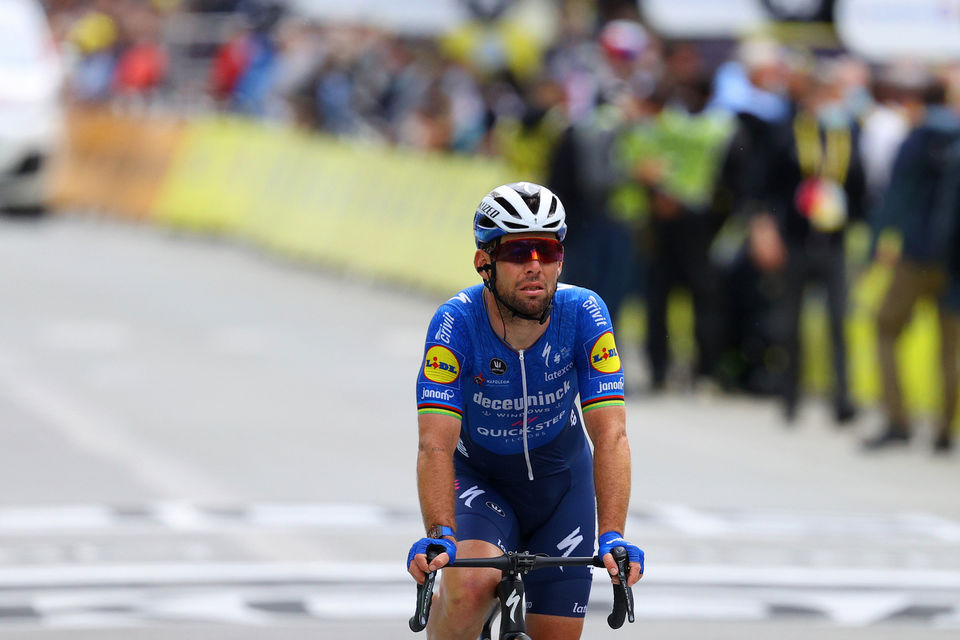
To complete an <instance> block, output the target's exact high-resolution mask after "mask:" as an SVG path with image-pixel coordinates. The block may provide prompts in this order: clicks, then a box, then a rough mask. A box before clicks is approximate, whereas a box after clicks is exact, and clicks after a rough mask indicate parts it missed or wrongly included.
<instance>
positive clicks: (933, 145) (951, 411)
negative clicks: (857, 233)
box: [864, 81, 960, 451]
mask: <svg viewBox="0 0 960 640" xmlns="http://www.w3.org/2000/svg"><path fill="white" fill-rule="evenodd" d="M945 100H946V88H945V86H944V85H943V83H942V82H940V81H936V82H932V83H931V85H930V87H929V89H928V91H927V95H926V99H925V103H926V108H925V113H924V116H923V119H922V121H921V123H920V125H919V126H918V127H917V128H916V129H914V130H913V131H912V132H911V133H910V135H909V136H908V137H907V139H906V140H905V141H904V143H903V146H902V147H901V149H900V152H899V154H898V155H897V159H896V162H895V164H894V169H893V175H892V178H891V181H890V185H889V187H888V188H887V192H886V194H885V195H884V198H883V203H882V206H881V208H880V210H879V211H878V214H877V216H876V219H875V221H874V227H875V231H876V232H877V233H879V232H880V231H882V230H884V229H886V228H888V227H892V228H894V229H896V230H897V231H898V232H899V234H900V236H901V238H902V248H901V250H900V255H899V259H898V260H896V264H895V265H894V267H893V279H892V281H891V282H890V285H889V289H888V290H887V294H886V297H885V298H884V300H883V304H882V306H881V308H880V312H879V315H878V317H877V347H878V355H879V361H880V369H881V373H882V377H883V400H884V405H885V409H886V413H887V422H886V424H885V425H884V428H883V430H882V431H881V432H880V433H879V434H877V435H876V436H875V437H873V438H870V439H868V440H866V441H865V442H864V446H865V448H867V449H868V450H870V449H879V448H883V447H887V446H890V445H897V444H903V443H906V442H907V441H908V440H909V439H910V436H911V428H910V424H909V420H908V415H907V412H906V409H905V408H904V406H903V398H902V392H901V390H900V381H899V372H898V367H897V360H896V343H897V338H898V337H899V335H900V333H901V331H902V330H903V328H904V327H905V326H906V324H907V322H908V321H909V320H910V317H911V314H912V312H913V307H914V305H915V304H916V302H917V300H918V299H919V298H920V297H930V298H934V299H935V300H937V303H938V311H939V319H940V360H941V362H940V374H941V383H942V385H943V386H942V393H943V398H942V405H941V416H940V418H939V420H938V423H937V433H938V435H937V438H936V441H935V444H934V447H935V450H938V451H946V450H949V449H950V447H951V445H952V439H951V437H950V436H951V431H950V429H951V427H952V424H953V419H954V416H955V415H956V409H957V386H958V383H960V380H958V377H960V376H958V371H957V369H958V363H957V349H958V339H960V336H958V327H957V323H956V318H955V317H954V314H952V313H951V312H950V311H949V309H948V308H947V307H946V306H945V304H946V300H945V297H944V296H945V294H946V293H947V286H948V282H947V277H948V274H947V261H948V257H947V256H945V255H943V253H942V252H943V250H945V249H950V247H944V245H943V244H942V239H941V238H939V237H938V236H937V235H936V234H937V233H939V232H940V229H941V225H940V224H939V223H938V222H937V217H936V215H937V205H938V204H939V203H940V201H941V200H942V196H941V195H940V194H941V192H942V189H945V188H948V187H945V186H944V185H949V184H950V183H949V182H948V181H947V179H948V178H952V177H953V175H952V174H951V173H950V171H949V170H950V169H953V168H955V167H956V166H960V165H953V164H951V163H952V162H953V161H954V150H955V148H956V145H957V144H958V141H960V117H958V114H957V112H956V111H955V110H953V109H950V108H948V107H947V106H946V105H945ZM948 213H953V214H955V211H953V212H948ZM881 249H882V245H881ZM952 250H953V251H954V252H955V251H956V245H953V247H952ZM878 257H879V258H880V259H886V260H888V261H889V260H891V259H892V258H891V254H890V253H889V252H887V253H884V252H883V250H881V252H880V253H879V254H878Z"/></svg>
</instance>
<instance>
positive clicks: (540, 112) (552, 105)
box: [493, 76, 568, 184]
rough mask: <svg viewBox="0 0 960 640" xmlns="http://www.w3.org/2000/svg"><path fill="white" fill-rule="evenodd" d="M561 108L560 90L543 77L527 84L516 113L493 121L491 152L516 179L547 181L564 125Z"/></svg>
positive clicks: (561, 91)
mask: <svg viewBox="0 0 960 640" xmlns="http://www.w3.org/2000/svg"><path fill="white" fill-rule="evenodd" d="M563 108H564V103H563V88H562V87H561V86H560V85H559V84H558V83H557V82H555V81H554V80H553V79H551V78H548V77H545V76H544V77H541V78H539V79H538V80H537V81H536V82H534V83H533V84H532V85H531V87H530V89H529V91H528V93H527V99H526V100H525V101H524V109H523V111H522V112H521V113H520V114H518V115H514V114H511V113H506V114H504V115H503V116H502V117H500V118H498V119H497V122H496V125H495V128H494V131H493V134H494V141H493V144H494V149H495V150H496V152H497V153H498V155H500V156H501V157H502V158H503V159H504V160H506V161H507V163H508V164H509V165H510V168H511V172H512V174H513V175H514V176H516V178H517V179H518V180H528V181H530V182H536V183H537V184H544V183H546V182H547V178H548V176H547V172H548V166H547V165H548V163H549V160H550V155H551V154H552V153H553V150H554V149H555V148H556V145H557V141H558V140H559V138H560V136H561V135H562V134H563V131H564V129H566V128H567V125H568V122H567V119H566V117H565V115H564V113H563Z"/></svg>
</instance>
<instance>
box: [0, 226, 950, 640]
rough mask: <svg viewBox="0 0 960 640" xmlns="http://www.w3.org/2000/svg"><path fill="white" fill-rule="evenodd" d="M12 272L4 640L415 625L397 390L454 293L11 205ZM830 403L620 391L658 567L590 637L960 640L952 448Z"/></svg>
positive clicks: (2, 268) (640, 508)
mask: <svg viewBox="0 0 960 640" xmlns="http://www.w3.org/2000/svg"><path fill="white" fill-rule="evenodd" d="M469 258H470V257H469V256H465V259H469ZM0 273H2V274H3V277H0V300H2V301H3V312H2V313H0V636H9V637H17V638H21V637H22V638H43V639H44V640H47V639H51V640H52V639H54V638H57V639H59V638H65V639H71V640H80V639H87V638H91V639H92V638H97V639H101V638H103V639H108V640H109V639H113V638H143V639H150V640H153V639H157V640H159V639H165V638H171V639H172V638H178V639H179V638H198V639H204V640H215V639H220V638H224V639H226V638H231V639H232V638H238V639H243V638H253V637H256V638H266V639H268V640H273V639H280V638H307V637H310V638H317V637H320V638H326V637H336V636H338V635H347V634H349V635H350V636H352V637H355V638H360V639H364V638H406V637H409V638H413V637H415V636H414V635H413V634H411V633H410V632H409V631H408V630H407V629H406V623H405V620H406V618H407V617H408V616H409V614H410V613H411V612H412V607H413V586H412V583H411V582H410V581H409V579H408V578H407V577H406V576H405V574H404V572H403V567H402V558H403V557H404V556H405V553H406V549H407V547H408V546H409V544H410V542H411V541H412V540H413V539H414V538H416V537H419V535H420V525H419V521H418V516H417V500H416V494H415V482H414V480H415V478H414V459H415V453H416V435H415V434H416V421H415V415H414V410H413V402H414V394H413V384H414V378H415V375H416V371H417V367H418V363H419V358H420V354H421V349H422V343H423V336H424V331H425V328H426V324H427V322H428V320H429V318H430V316H431V315H432V312H433V310H434V308H435V307H436V305H437V304H438V303H439V302H440V301H441V300H439V299H436V298H431V297H429V296H425V295H422V294H417V293H415V292H411V291H406V290H397V289H395V288H393V287H388V286H378V285H375V284H373V283H368V282H364V281H362V280H359V279H356V278H351V277H346V276H344V275H342V274H336V273H332V272H330V271H321V270H317V269H314V268H308V267H305V266H303V265H298V264H295V263H292V262H289V261H284V260H280V259H276V258H272V257H269V256H267V255H264V254H263V253H262V252H260V251H258V250H256V249H255V248H252V247H244V246H240V245H239V244H237V243H228V242H224V241H220V240H216V239H211V238H197V237H192V236H183V235H179V234H172V233H169V232H165V231H162V230H158V229H155V228H150V227H148V226H139V225H129V224H125V223H116V222H111V221H109V220H103V219H92V218H83V217H79V216H62V217H53V218H49V219H45V220H41V221H36V222H35V221H23V220H18V221H10V220H2V221H0ZM464 284H469V283H464ZM451 293H452V292H451ZM621 351H624V352H625V353H628V354H629V353H630V352H631V350H630V348H629V345H621ZM627 364H628V369H627V373H628V376H630V375H634V376H637V377H639V376H641V375H642V371H641V370H640V364H639V358H638V356H636V354H635V352H634V355H633V356H632V357H630V358H628V360H627ZM827 417H828V413H827V411H826V408H825V407H821V406H820V405H819V404H818V403H817V402H816V401H811V402H809V403H808V404H807V405H806V406H804V407H803V412H802V414H801V421H800V423H799V424H798V425H796V426H795V427H793V428H790V429H787V428H785V427H784V426H783V425H782V424H781V423H780V422H779V418H778V413H777V410H776V407H775V406H773V405H770V404H768V403H764V402H758V401H756V400H751V399H745V398H730V397H718V396H715V395H712V394H710V393H703V392H701V393H679V392H674V393H669V394H666V395H663V396H657V397H654V396H648V395H635V396H631V397H630V398H629V400H628V428H629V436H630V440H631V446H632V450H633V454H634V469H633V487H634V489H633V500H632V505H631V517H630V521H629V523H628V536H629V537H630V538H631V539H632V540H635V541H637V542H638V543H639V544H640V545H641V546H643V547H644V548H645V550H646V552H647V558H648V562H647V575H646V577H645V578H644V580H643V582H642V583H641V586H639V587H638V588H637V590H636V597H637V616H638V621H637V623H636V624H635V625H634V626H633V627H632V628H627V629H624V630H621V631H619V632H613V631H610V630H608V629H605V624H604V621H603V618H604V616H605V610H606V609H607V608H608V607H609V602H610V595H609V593H608V591H609V587H607V586H606V585H605V584H603V583H602V582H598V583H597V585H596V587H595V590H594V594H595V596H594V601H593V603H592V608H591V611H590V613H589V614H588V618H587V620H588V621H587V628H588V633H587V634H586V637H590V638H598V637H610V638H613V637H633V636H636V635H639V634H641V633H642V634H644V635H646V636H648V637H657V638H701V637H709V638H734V637H736V638H759V637H777V638H800V637H809V636H810V634H811V633H815V634H816V635H817V637H824V638H837V639H848V638H849V639H853V638H871V639H873V638H924V637H948V636H950V635H956V634H957V633H958V632H960V500H958V498H957V490H956V487H958V486H960V462H958V459H957V458H956V457H947V458H943V457H940V458H935V457H933V456H932V455H931V454H930V453H929V439H930V434H929V433H927V432H925V431H923V432H921V433H920V434H919V435H920V437H918V438H917V441H916V442H915V443H914V444H912V445H911V446H910V447H907V448H905V449H904V450H901V451H895V452H889V453H885V454H883V455H879V456H865V455H863V454H861V453H860V451H859V450H858V448H857V446H856V444H857V441H858V439H859V438H860V437H862V436H863V435H864V434H865V433H867V432H869V431H870V430H871V429H873V428H875V427H876V426H877V424H879V418H878V416H876V415H873V414H871V413H870V412H867V413H866V414H865V415H864V416H863V418H862V419H861V420H860V422H859V423H858V424H857V425H855V426H854V427H853V428H851V429H848V430H843V431H839V430H837V429H835V428H834V427H833V426H832V424H830V422H829V420H828V419H827ZM651 634H652V635H651Z"/></svg>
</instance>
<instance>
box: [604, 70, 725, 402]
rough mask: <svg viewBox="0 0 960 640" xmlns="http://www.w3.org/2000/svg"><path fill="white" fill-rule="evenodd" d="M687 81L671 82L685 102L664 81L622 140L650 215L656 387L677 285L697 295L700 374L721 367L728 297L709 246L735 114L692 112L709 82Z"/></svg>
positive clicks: (650, 321) (662, 373) (661, 380)
mask: <svg viewBox="0 0 960 640" xmlns="http://www.w3.org/2000/svg"><path fill="white" fill-rule="evenodd" d="M686 85H687V86H680V85H674V91H677V89H682V91H680V92H679V93H680V95H681V96H682V97H683V98H684V102H686V103H687V104H685V105H684V104H678V103H676V102H675V101H674V100H673V98H674V96H673V95H671V94H670V93H667V89H666V87H664V88H663V89H661V90H660V91H657V92H655V93H654V95H653V96H651V97H650V98H648V100H647V101H646V102H647V108H646V109H645V116H646V117H645V118H644V119H643V120H641V121H639V122H638V123H636V124H635V125H633V126H632V127H631V128H630V129H629V130H628V131H627V132H625V134H624V136H623V138H622V143H621V152H622V153H623V154H624V156H625V162H626V163H627V165H628V166H629V167H630V168H631V170H632V173H633V177H634V179H635V180H636V182H637V184H638V185H639V186H640V187H641V188H642V191H643V192H642V194H641V195H640V202H641V203H642V204H643V206H644V208H645V209H646V213H647V216H646V217H647V221H648V223H647V233H646V236H647V241H648V242H647V245H646V252H647V279H646V287H645V290H646V298H647V356H648V359H649V363H650V371H651V384H652V387H653V388H654V389H662V388H663V387H664V386H665V384H666V379H667V372H668V367H669V354H670V348H669V346H670V345H669V340H668V334H667V306H668V300H669V297H670V293H671V291H673V290H674V289H675V288H677V287H678V286H684V287H686V288H688V289H689V291H690V293H691V297H692V299H693V310H694V337H695V339H696V344H697V364H696V367H695V370H694V375H693V377H694V378H695V379H705V378H708V377H712V376H713V375H714V374H715V373H716V369H717V366H718V364H719V360H720V351H721V347H722V335H723V327H722V316H723V314H722V311H721V309H722V305H723V296H722V293H721V291H722V289H721V286H720V275H719V273H718V272H717V270H716V268H715V266H714V265H713V264H712V262H711V259H710V246H711V244H712V243H713V240H714V238H715V236H716V234H717V232H718V231H719V229H720V226H721V223H722V221H723V219H722V216H719V215H716V214H717V211H716V210H715V209H714V208H713V207H712V206H711V204H712V195H713V192H714V189H715V185H716V179H717V174H718V170H719V167H720V162H721V159H722V156H723V154H724V152H725V149H726V145H727V143H728V141H729V139H730V136H731V134H732V132H733V119H732V117H731V116H729V115H728V114H725V113H722V112H719V111H717V110H712V111H706V112H703V111H700V112H698V113H689V112H688V111H687V109H686V108H692V109H695V110H699V109H702V108H703V106H704V105H705V104H706V102H707V98H708V97H709V84H708V83H707V82H702V81H700V82H698V81H697V80H696V79H695V78H693V77H691V78H688V79H687V80H686ZM685 107H686V108H685Z"/></svg>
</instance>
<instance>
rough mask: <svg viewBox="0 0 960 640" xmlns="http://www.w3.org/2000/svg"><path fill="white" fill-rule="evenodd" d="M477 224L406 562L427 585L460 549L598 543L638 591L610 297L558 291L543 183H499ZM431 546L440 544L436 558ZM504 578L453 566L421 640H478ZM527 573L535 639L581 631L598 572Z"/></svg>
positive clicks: (430, 417)
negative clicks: (618, 555)
mask: <svg viewBox="0 0 960 640" xmlns="http://www.w3.org/2000/svg"><path fill="white" fill-rule="evenodd" d="M473 229H474V236H475V240H476V245H477V251H476V253H475V255H474V266H475V268H476V270H477V272H478V273H479V274H480V275H481V277H482V279H483V283H482V284H478V285H475V286H473V287H469V288H467V289H464V290H462V291H461V292H460V293H458V294H457V295H456V296H454V297H453V298H451V299H450V300H448V301H447V302H446V303H444V304H442V305H441V306H440V308H439V309H438V310H437V312H436V314H435V315H434V317H433V320H432V321H431V323H430V328H429V330H428V332H427V340H426V348H425V352H424V359H423V360H422V362H421V367H420V375H419V377H418V380H417V402H418V414H419V431H420V444H419V452H418V456H417V484H418V489H419V495H420V508H421V511H422V515H423V521H424V524H425V525H426V528H427V535H426V537H424V538H422V539H420V540H419V541H417V542H416V543H414V545H413V546H412V547H411V549H410V553H409V554H408V558H407V567H408V570H409V572H410V574H411V575H413V577H414V578H415V579H416V580H417V582H418V583H421V584H422V583H423V581H424V578H425V574H426V573H427V572H428V571H434V570H436V569H439V568H440V567H442V566H444V565H445V564H447V563H448V562H455V558H456V556H457V554H459V555H460V556H461V557H494V556H498V555H500V554H501V553H503V552H505V551H511V550H527V551H530V552H532V553H546V554H549V555H562V556H588V555H592V554H593V550H594V541H595V540H597V541H598V543H599V555H600V556H601V558H602V559H603V562H604V565H605V566H606V568H607V570H608V571H609V572H610V574H611V576H615V575H616V574H617V568H616V563H615V562H614V560H613V558H612V556H611V555H610V553H609V551H610V550H611V549H612V548H614V547H617V546H622V547H624V548H625V549H626V550H627V552H628V556H629V560H630V574H629V576H627V579H626V580H627V584H628V585H630V586H632V585H633V584H634V583H636V582H637V580H639V579H640V577H641V575H642V573H643V552H642V551H641V550H640V549H639V548H637V547H636V546H635V545H632V544H630V543H628V542H626V541H625V540H624V539H623V530H624V524H625V521H626V513H627V506H628V503H629V498H630V449H629V445H628V443H627V434H626V415H625V409H624V394H623V370H622V368H621V365H620V357H619V355H618V353H617V347H616V342H615V340H614V334H613V326H612V323H611V320H610V316H609V314H608V312H607V308H606V305H605V304H604V302H603V300H601V299H600V298H599V297H598V296H597V295H596V294H595V293H593V292H592V291H589V290H587V289H582V288H580V287H574V286H569V285H558V278H559V276H560V271H561V268H562V266H563V245H562V244H561V243H562V242H563V239H564V236H565V235H566V230H567V225H566V221H565V214H564V209H563V205H562V204H561V203H560V200H559V198H557V196H556V195H554V194H553V193H552V192H551V191H550V190H548V189H546V188H544V187H541V186H539V185H536V184H532V183H529V182H516V183H512V184H507V185H503V186H500V187H497V188H496V189H494V190H493V191H491V192H490V193H489V194H487V195H486V196H485V197H484V198H483V200H482V201H481V202H480V204H479V206H478V207H477V210H476V213H475V215H474V224H473ZM578 394H579V398H580V402H579V407H578V406H577V403H576V402H575V399H576V398H577V396H578ZM581 410H582V414H581ZM581 416H582V417H581ZM583 427H586V433H587V434H589V437H590V440H591V441H592V443H593V453H592V454H591V451H590V446H589V443H588V442H587V438H586V435H585V434H584V429H583ZM597 527H599V530H600V531H601V532H603V533H601V535H600V536H599V538H597V537H595V536H596V531H597ZM431 544H439V545H441V546H442V547H443V548H444V549H446V552H445V553H441V554H440V555H439V556H437V557H436V558H435V559H434V560H433V562H432V563H430V564H429V565H428V563H427V558H426V555H425V551H426V548H427V546H428V545H431ZM499 580H500V572H499V571H497V570H493V569H480V568H471V569H461V570H459V571H456V572H454V573H452V574H447V575H445V576H444V578H443V580H442V581H441V584H440V587H439V590H438V594H437V599H436V602H435V603H434V606H433V613H432V614H431V616H430V622H429V625H428V627H427V631H428V636H429V637H430V638H442V639H444V640H451V639H463V640H474V639H475V638H476V637H477V634H478V633H479V632H480V628H481V626H482V624H483V621H484V618H485V616H486V615H487V613H488V612H489V610H490V604H491V601H492V598H493V597H494V591H495V589H496V587H497V583H498V582H499ZM524 582H525V585H526V609H527V613H528V617H527V625H528V627H527V628H528V630H529V632H530V635H531V636H532V637H534V638H550V639H551V640H567V639H577V638H579V637H580V634H581V632H582V630H583V616H584V615H585V613H586V610H587V601H588V599H589V595H590V586H591V582H592V580H591V570H590V568H588V567H564V568H550V569H542V570H539V571H536V572H533V573H531V574H528V575H527V576H526V577H525V578H524Z"/></svg>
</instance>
